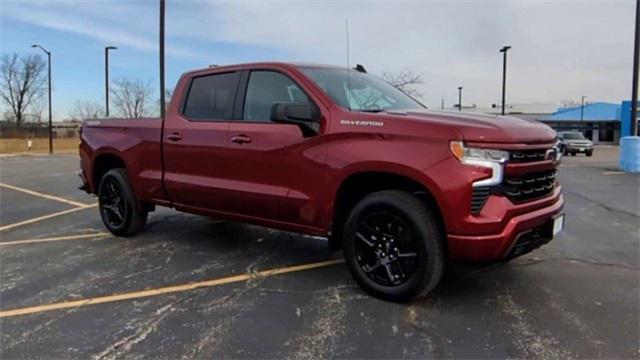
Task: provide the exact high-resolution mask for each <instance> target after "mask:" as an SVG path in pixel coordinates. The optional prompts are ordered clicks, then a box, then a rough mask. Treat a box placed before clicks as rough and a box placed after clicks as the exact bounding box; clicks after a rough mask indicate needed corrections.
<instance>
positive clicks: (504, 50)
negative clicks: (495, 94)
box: [500, 46, 511, 115]
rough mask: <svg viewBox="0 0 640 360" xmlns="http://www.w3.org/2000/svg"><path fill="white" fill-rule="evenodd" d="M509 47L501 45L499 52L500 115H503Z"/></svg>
mask: <svg viewBox="0 0 640 360" xmlns="http://www.w3.org/2000/svg"><path fill="white" fill-rule="evenodd" d="M509 49H511V46H503V47H502V49H500V52H501V53H502V54H503V57H502V112H501V113H502V115H504V106H505V102H506V92H507V51H509Z"/></svg>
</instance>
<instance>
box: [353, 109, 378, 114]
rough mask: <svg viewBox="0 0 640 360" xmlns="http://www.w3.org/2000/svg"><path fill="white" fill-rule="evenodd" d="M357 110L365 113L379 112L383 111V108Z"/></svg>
mask: <svg viewBox="0 0 640 360" xmlns="http://www.w3.org/2000/svg"><path fill="white" fill-rule="evenodd" d="M357 111H361V112H367V113H379V112H383V111H384V109H360V110H357Z"/></svg>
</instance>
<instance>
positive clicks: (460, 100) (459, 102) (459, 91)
mask: <svg viewBox="0 0 640 360" xmlns="http://www.w3.org/2000/svg"><path fill="white" fill-rule="evenodd" d="M458 111H462V86H458Z"/></svg>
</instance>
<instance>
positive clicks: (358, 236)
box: [356, 232, 376, 247]
mask: <svg viewBox="0 0 640 360" xmlns="http://www.w3.org/2000/svg"><path fill="white" fill-rule="evenodd" d="M356 237H357V238H358V239H360V240H362V242H363V243H365V244H367V246H370V247H374V246H376V244H375V243H374V241H375V239H372V240H369V239H367V238H366V237H365V236H364V235H362V234H361V233H359V232H357V233H356Z"/></svg>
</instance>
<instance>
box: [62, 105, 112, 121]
mask: <svg viewBox="0 0 640 360" xmlns="http://www.w3.org/2000/svg"><path fill="white" fill-rule="evenodd" d="M70 115H71V119H73V120H84V119H96V118H99V117H101V116H104V106H103V105H102V104H101V103H100V102H98V101H85V100H76V102H75V103H74V104H73V109H72V110H71V114H70Z"/></svg>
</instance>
